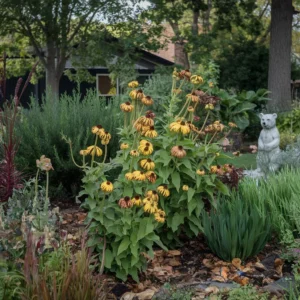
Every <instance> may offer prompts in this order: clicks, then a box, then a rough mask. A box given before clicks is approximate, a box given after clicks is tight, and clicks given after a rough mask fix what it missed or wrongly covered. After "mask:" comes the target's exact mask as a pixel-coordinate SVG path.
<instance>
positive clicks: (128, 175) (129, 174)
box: [125, 172, 133, 180]
mask: <svg viewBox="0 0 300 300" xmlns="http://www.w3.org/2000/svg"><path fill="white" fill-rule="evenodd" d="M125 178H126V179H127V180H132V179H133V173H130V172H128V173H126V174H125Z"/></svg>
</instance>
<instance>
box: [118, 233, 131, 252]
mask: <svg viewBox="0 0 300 300" xmlns="http://www.w3.org/2000/svg"><path fill="white" fill-rule="evenodd" d="M129 245H130V238H129V236H127V235H126V236H125V237H124V238H123V240H122V242H121V244H120V246H119V248H118V253H117V255H120V254H121V253H123V252H124V251H126V250H127V249H128V246H129Z"/></svg>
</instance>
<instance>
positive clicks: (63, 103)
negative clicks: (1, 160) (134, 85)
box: [16, 91, 123, 192]
mask: <svg viewBox="0 0 300 300" xmlns="http://www.w3.org/2000/svg"><path fill="white" fill-rule="evenodd" d="M80 98H81V95H80V94H79V93H74V94H73V95H72V96H67V95H62V96H61V98H60V100H59V101H52V99H51V98H50V97H46V98H45V99H44V100H43V102H42V104H41V106H40V105H39V104H38V103H36V102H35V100H34V99H32V101H31V105H30V109H29V110H27V109H22V119H21V122H20V123H19V124H18V125H17V128H16V134H17V136H18V137H19V139H20V140H21V146H20V148H19V152H18V157H17V164H18V166H19V167H20V168H21V169H23V170H24V171H27V172H28V173H33V172H34V171H33V169H34V168H35V167H34V164H35V160H36V159H37V158H38V157H40V155H41V154H45V155H46V156H47V157H51V159H52V163H53V166H54V169H55V172H53V173H52V175H51V182H52V184H54V185H57V186H58V185H59V184H60V183H62V184H63V186H64V188H65V189H66V190H68V191H69V192H70V191H71V190H73V191H75V192H76V191H78V188H79V185H80V178H81V176H82V172H81V171H80V170H78V169H77V168H76V167H75V166H74V164H73V162H72V159H71V157H70V155H69V153H68V146H67V145H66V144H65V143H64V142H63V141H62V139H61V134H62V133H64V134H66V135H67V136H68V137H70V138H71V139H72V142H73V150H74V157H75V160H80V159H81V158H80V155H79V151H80V149H82V147H83V146H85V145H91V144H92V143H93V141H92V139H91V136H90V135H89V132H90V128H91V127H92V125H95V124H101V125H102V126H103V127H105V128H107V130H109V131H110V132H111V133H112V136H113V138H112V141H111V143H110V145H109V146H108V158H109V157H114V156H115V153H116V150H117V149H118V148H119V145H118V140H117V138H116V132H117V128H118V127H119V126H120V124H121V123H122V119H123V116H122V115H121V114H120V112H119V103H120V102H119V101H120V99H119V98H112V99H111V100H110V102H109V104H108V105H106V100H105V99H102V98H99V97H98V96H97V95H96V93H95V92H93V91H89V92H88V94H87V95H86V96H85V97H84V98H83V99H82V100H81V99H80Z"/></svg>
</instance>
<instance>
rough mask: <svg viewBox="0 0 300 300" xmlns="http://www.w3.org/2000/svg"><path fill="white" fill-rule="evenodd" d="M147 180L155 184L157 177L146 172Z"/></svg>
mask: <svg viewBox="0 0 300 300" xmlns="http://www.w3.org/2000/svg"><path fill="white" fill-rule="evenodd" d="M145 175H146V178H147V179H148V180H149V181H150V182H151V183H155V181H156V179H157V176H156V174H155V173H154V172H153V171H148V172H146V174H145Z"/></svg>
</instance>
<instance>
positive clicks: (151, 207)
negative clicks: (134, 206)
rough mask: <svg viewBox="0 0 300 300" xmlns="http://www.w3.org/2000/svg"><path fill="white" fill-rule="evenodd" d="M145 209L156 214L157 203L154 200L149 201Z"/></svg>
mask: <svg viewBox="0 0 300 300" xmlns="http://www.w3.org/2000/svg"><path fill="white" fill-rule="evenodd" d="M144 211H145V212H148V213H150V214H154V213H155V212H156V211H157V203H156V202H154V201H148V202H147V203H146V204H145V205H144Z"/></svg>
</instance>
